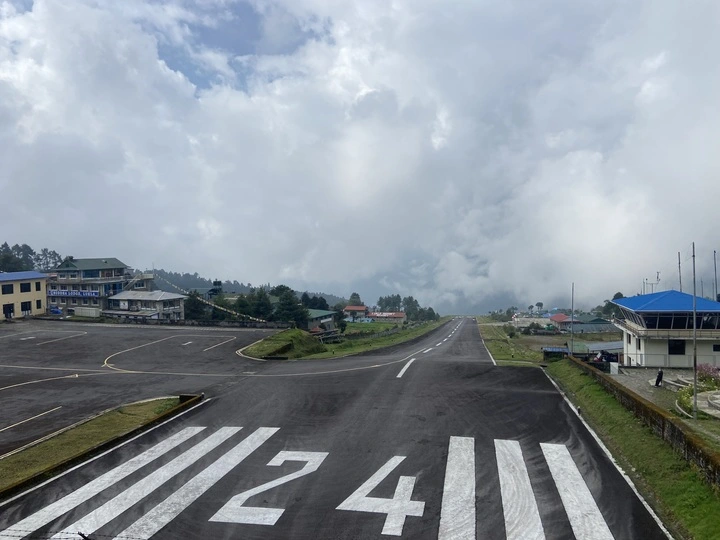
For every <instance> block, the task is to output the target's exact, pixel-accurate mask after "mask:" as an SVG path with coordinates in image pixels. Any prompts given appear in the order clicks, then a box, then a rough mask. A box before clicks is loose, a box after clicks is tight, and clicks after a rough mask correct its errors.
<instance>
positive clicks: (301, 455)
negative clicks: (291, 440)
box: [210, 451, 425, 536]
mask: <svg viewBox="0 0 720 540" xmlns="http://www.w3.org/2000/svg"><path fill="white" fill-rule="evenodd" d="M327 456H328V453H327V452H287V451H282V452H279V453H278V454H277V455H276V456H275V457H274V458H273V459H271V460H270V461H269V462H268V466H271V467H272V466H279V465H282V464H283V463H285V462H286V461H300V462H304V463H305V466H304V467H303V468H302V469H300V470H299V471H296V472H294V473H291V474H287V475H285V476H281V477H280V478H278V479H276V480H273V481H271V482H266V483H265V484H262V485H260V486H257V487H255V488H252V489H249V490H247V491H243V492H242V493H238V494H237V495H235V496H234V497H233V498H232V499H230V500H229V501H228V502H227V503H226V504H225V506H223V507H222V508H221V509H220V510H218V512H217V513H216V514H215V515H214V516H213V517H211V518H210V521H217V522H224V523H246V524H252V525H275V523H277V521H278V519H280V516H282V514H283V512H284V511H285V510H284V509H283V508H263V507H253V506H245V503H246V502H247V500H248V499H249V498H250V497H254V496H255V495H259V494H260V493H264V492H265V491H268V490H270V489H273V488H275V487H278V486H280V485H282V484H286V483H288V482H290V481H292V480H295V479H297V478H300V477H302V476H305V475H308V474H310V473H312V472H315V471H316V470H317V469H318V467H320V464H321V463H322V462H323V461H324V460H325V458H326V457H327ZM404 459H405V456H394V457H393V458H391V459H390V460H389V461H388V462H387V463H385V465H383V466H382V467H380V469H379V470H378V471H377V472H376V473H375V474H373V475H372V476H371V477H370V478H368V480H367V481H366V482H365V483H364V484H363V485H361V486H360V487H359V488H357V489H356V490H355V492H354V493H353V494H352V495H350V496H349V497H348V498H347V499H345V500H344V501H343V502H342V503H341V504H340V505H339V506H338V507H337V510H349V511H355V512H372V513H376V514H386V516H387V517H386V518H385V525H384V526H383V530H382V534H385V535H390V536H400V535H402V530H403V526H404V524H405V518H406V517H408V516H416V517H420V516H422V515H423V512H424V511H425V503H424V502H422V501H413V500H411V497H412V492H413V489H414V487H415V477H414V476H401V477H400V479H399V480H398V484H397V486H396V488H395V494H394V495H393V497H392V499H381V498H377V497H370V496H369V495H370V492H371V491H372V490H374V489H375V488H376V487H377V486H378V485H380V483H381V482H382V481H383V480H385V478H387V477H388V475H389V474H390V473H391V472H392V471H393V470H395V469H396V468H397V466H398V465H400V463H402V462H403V460H404Z"/></svg>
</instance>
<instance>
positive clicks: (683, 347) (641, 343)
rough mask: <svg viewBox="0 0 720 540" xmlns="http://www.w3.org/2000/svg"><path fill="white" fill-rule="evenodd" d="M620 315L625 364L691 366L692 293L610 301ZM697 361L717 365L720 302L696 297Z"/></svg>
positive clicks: (719, 334)
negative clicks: (616, 307)
mask: <svg viewBox="0 0 720 540" xmlns="http://www.w3.org/2000/svg"><path fill="white" fill-rule="evenodd" d="M612 302H613V304H615V305H617V306H618V307H619V308H620V312H621V318H618V319H614V320H613V324H615V326H617V327H618V328H619V329H620V330H622V332H623V353H624V357H625V365H628V366H647V367H681V368H682V367H692V366H693V295H691V294H687V293H681V292H678V291H663V292H658V293H653V294H643V295H638V296H632V297H629V298H619V299H617V300H613V301H612ZM696 313H697V318H696V320H695V324H696V328H697V330H696V332H697V363H698V365H699V364H711V365H716V366H717V365H720V302H714V301H712V300H707V299H705V298H697V300H696Z"/></svg>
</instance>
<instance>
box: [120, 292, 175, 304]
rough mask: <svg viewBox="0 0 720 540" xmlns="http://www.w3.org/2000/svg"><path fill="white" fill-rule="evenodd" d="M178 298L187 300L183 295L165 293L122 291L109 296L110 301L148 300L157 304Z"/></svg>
mask: <svg viewBox="0 0 720 540" xmlns="http://www.w3.org/2000/svg"><path fill="white" fill-rule="evenodd" d="M179 298H187V297H186V296H185V295H183V294H177V293H171V292H165V291H123V292H121V293H117V294H116V295H115V296H111V297H110V300H149V301H151V302H159V301H162V300H177V299H179Z"/></svg>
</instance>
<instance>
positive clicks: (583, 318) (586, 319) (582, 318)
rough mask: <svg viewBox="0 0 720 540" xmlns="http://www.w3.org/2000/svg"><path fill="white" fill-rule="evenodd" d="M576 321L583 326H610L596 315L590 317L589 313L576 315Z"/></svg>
mask: <svg viewBox="0 0 720 540" xmlns="http://www.w3.org/2000/svg"><path fill="white" fill-rule="evenodd" d="M576 319H577V322H581V323H585V324H611V323H610V321H608V320H607V319H603V318H602V317H598V316H597V315H592V314H590V313H583V314H582V315H578V316H577V317H576Z"/></svg>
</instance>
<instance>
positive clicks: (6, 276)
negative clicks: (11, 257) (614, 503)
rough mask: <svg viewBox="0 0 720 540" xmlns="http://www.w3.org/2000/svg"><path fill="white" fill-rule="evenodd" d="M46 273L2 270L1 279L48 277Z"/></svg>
mask: <svg viewBox="0 0 720 540" xmlns="http://www.w3.org/2000/svg"><path fill="white" fill-rule="evenodd" d="M46 277H47V275H46V274H41V273H40V272H35V271H34V270H29V271H27V272H0V281H18V280H21V279H40V278H46Z"/></svg>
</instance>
